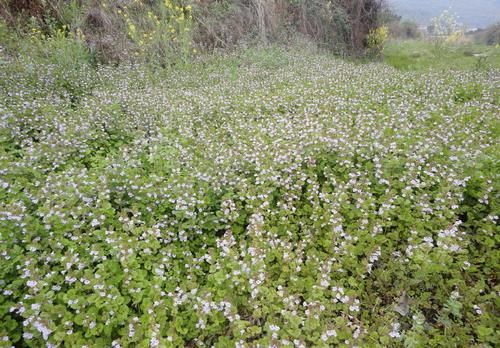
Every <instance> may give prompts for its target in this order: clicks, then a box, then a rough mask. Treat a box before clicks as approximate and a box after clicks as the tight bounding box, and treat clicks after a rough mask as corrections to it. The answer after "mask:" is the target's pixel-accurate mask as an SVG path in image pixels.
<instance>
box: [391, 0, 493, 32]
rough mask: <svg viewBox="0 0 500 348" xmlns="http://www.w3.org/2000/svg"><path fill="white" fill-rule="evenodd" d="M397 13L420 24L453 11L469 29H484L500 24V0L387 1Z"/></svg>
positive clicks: (427, 22)
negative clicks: (446, 11) (447, 11)
mask: <svg viewBox="0 0 500 348" xmlns="http://www.w3.org/2000/svg"><path fill="white" fill-rule="evenodd" d="M387 2H388V3H389V4H390V5H391V6H392V7H393V9H394V10H395V12H396V13H398V14H399V15H401V16H403V17H404V18H407V19H412V20H415V21H417V22H419V23H420V24H429V22H430V19H431V18H433V17H435V16H437V15H439V14H440V13H441V12H443V10H446V9H448V10H451V12H452V13H454V14H457V15H458V16H459V17H460V21H461V22H462V23H463V24H465V25H467V26H468V27H477V28H483V27H486V26H488V25H490V24H494V23H497V22H500V0H387Z"/></svg>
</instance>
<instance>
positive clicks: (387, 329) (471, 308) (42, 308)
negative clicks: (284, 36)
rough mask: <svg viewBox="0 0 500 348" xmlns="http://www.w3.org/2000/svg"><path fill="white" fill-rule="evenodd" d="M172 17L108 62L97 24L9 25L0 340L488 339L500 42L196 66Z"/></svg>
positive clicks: (495, 267) (129, 18)
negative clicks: (349, 57) (353, 57)
mask: <svg viewBox="0 0 500 348" xmlns="http://www.w3.org/2000/svg"><path fill="white" fill-rule="evenodd" d="M44 3H45V2H44ZM163 4H164V6H163ZM74 5H75V7H73V9H79V8H80V7H76V5H77V3H76V2H75V3H74ZM161 6H163V7H161V9H162V10H161V11H164V12H159V13H158V16H163V17H158V18H156V17H155V16H156V15H155V14H154V13H152V14H151V17H149V18H150V20H151V22H146V23H143V24H141V25H139V22H138V19H139V18H140V16H138V13H137V12H134V11H133V10H132V9H131V8H128V10H127V9H125V8H124V9H123V10H122V14H120V16H121V17H119V18H120V20H121V19H123V20H124V22H122V25H123V27H122V29H123V30H124V31H125V32H127V34H126V35H125V36H127V38H126V40H124V41H123V42H121V43H120V44H123V45H124V47H122V48H123V49H124V52H125V55H121V54H120V57H121V59H119V60H113V59H110V60H109V61H108V62H110V63H113V64H103V62H104V61H105V60H104V59H102V58H105V57H111V56H110V55H108V53H113V52H119V51H114V48H115V47H116V45H118V41H117V43H116V45H111V46H103V47H101V48H102V49H103V51H101V53H103V54H104V55H103V56H102V57H98V56H97V55H96V51H95V50H93V49H95V47H94V48H92V47H89V43H91V42H94V41H92V40H91V38H95V37H97V38H99V37H100V38H104V37H106V35H108V34H110V33H113V30H115V29H113V28H121V27H115V26H114V25H109V24H110V22H108V20H109V21H112V22H113V21H114V20H115V19H116V18H115V19H113V18H112V17H106V16H104V15H103V13H102V12H99V11H94V10H93V11H94V12H92V14H89V13H87V14H86V15H85V16H83V17H81V21H78V23H80V24H79V25H78V26H73V27H72V26H71V24H69V27H68V26H66V25H65V26H64V27H62V26H61V27H59V26H57V25H54V26H50V25H49V26H47V27H44V23H45V22H42V23H40V22H36V21H37V20H36V18H35V19H34V22H32V23H31V24H29V26H27V27H22V28H21V30H20V31H19V30H17V31H15V32H14V31H13V30H12V29H11V28H12V27H8V26H7V25H6V24H4V23H3V22H0V23H1V24H0V39H1V40H0V347H4V346H5V347H12V346H14V347H96V348H100V347H114V348H118V347H212V346H214V347H220V348H223V347H249V348H250V347H401V346H404V347H478V348H479V347H495V346H498V345H499V341H500V335H499V331H498V312H499V310H500V308H499V302H498V293H499V291H500V286H499V284H498V274H499V256H500V255H499V250H500V248H498V245H499V235H498V214H499V206H498V203H499V185H498V172H499V156H498V153H499V150H500V148H499V144H500V142H499V135H500V131H499V124H500V123H499V121H500V119H499V115H500V93H499V90H500V89H499V88H500V86H499V81H500V67H499V65H498V54H497V53H498V49H495V48H492V47H490V48H486V47H484V46H470V47H469V48H467V50H469V49H473V50H474V51H472V53H471V54H469V53H468V51H467V52H465V49H464V48H463V47H462V46H456V45H452V44H448V43H444V44H443V43H439V42H436V43H431V42H421V41H411V42H404V43H399V42H395V43H391V44H390V45H388V46H386V47H385V48H384V47H383V43H384V40H383V39H384V38H385V36H386V35H387V28H385V27H381V28H378V29H376V30H370V31H368V33H367V35H366V37H365V38H364V39H363V41H364V42H365V44H366V45H368V50H367V52H368V53H370V54H373V57H377V60H378V59H380V58H381V57H384V56H385V59H386V60H387V62H389V63H390V64H392V65H393V66H391V65H388V64H386V63H383V62H378V61H377V62H361V61H359V60H357V61H352V62H349V61H346V60H340V59H338V58H335V57H333V56H332V54H331V51H320V52H318V51H315V50H312V49H311V47H310V46H308V49H306V48H300V49H299V48H298V47H297V46H295V47H293V48H290V47H288V48H286V47H287V46H286V45H285V46H284V47H285V48H277V47H274V48H273V46H267V48H260V49H256V48H251V49H235V50H233V51H231V52H225V53H223V54H212V55H207V54H193V52H187V53H186V52H185V51H183V49H184V48H185V46H183V44H178V42H179V41H178V40H180V38H184V39H187V38H189V37H191V36H190V35H191V34H192V33H193V31H191V29H192V27H191V26H190V25H188V24H187V22H189V16H190V13H191V9H189V11H190V12H189V13H187V12H183V11H184V9H183V10H182V11H181V9H180V8H179V7H175V6H174V5H172V2H171V1H166V2H162V5H161ZM187 6H188V5H186V7H185V9H186V11H187V10H188V7H187ZM194 12H195V9H192V14H193V16H194ZM181 13H183V15H182V16H181ZM124 14H126V16H125V15H124ZM70 17H71V18H77V17H78V16H77V15H71V16H70ZM155 18H156V19H155ZM173 18H176V19H174V20H173V21H170V22H169V20H171V19H173ZM180 18H183V19H182V20H181V19H180ZM44 21H47V20H46V19H44ZM145 21H146V20H145ZM47 22H48V21H47ZM113 23H114V22H113ZM154 23H156V24H154ZM169 23H170V24H171V25H172V27H169V26H168V25H169ZM174 23H176V24H175V25H174ZM9 25H12V23H9ZM25 25H28V24H25ZM26 28H28V30H27V29H26ZM89 28H93V29H92V30H94V31H92V32H90V31H89V30H90V29H89ZM105 28H109V29H110V30H111V31H110V32H101V31H100V30H101V29H105ZM186 28H188V30H185V29H186ZM190 28H191V29H190ZM146 29H147V30H148V33H150V34H151V36H152V37H153V39H152V40H151V41H148V42H143V43H142V44H141V43H140V41H141V40H140V39H139V38H138V36H137V35H139V34H141V35H142V30H146ZM165 29H166V31H168V32H170V34H173V35H172V36H165V35H167V34H166V33H165ZM85 30H87V32H86V33H84V31H85ZM106 30H107V29H106ZM182 33H184V34H185V35H186V36H183V35H184V34H182ZM170 34H168V35H170ZM116 37H119V36H116ZM174 37H175V38H176V40H173V38H174ZM180 41H182V40H180ZM160 43H163V44H164V45H163V46H161V45H160ZM316 44H317V42H314V41H313V46H315V45H316ZM405 45H406V46H405ZM401 47H404V48H403V49H402V48H401ZM192 48H193V47H192V46H189V49H190V50H191V49H192ZM107 49H113V50H110V51H107ZM170 50H171V51H170ZM374 50H375V51H377V50H378V52H375V51H374ZM408 50H410V51H411V50H415V51H419V52H421V54H422V55H419V56H417V55H415V54H414V53H415V52H412V53H411V54H406V53H407V51H408ZM484 50H488V52H489V56H488V58H487V59H486V60H478V59H482V58H477V57H475V56H474V54H475V53H476V52H477V53H479V52H482V51H484ZM321 52H322V53H321ZM380 52H382V56H380V55H376V54H375V53H380ZM184 53H186V57H187V56H189V59H188V60H183V59H181V60H179V61H177V64H175V66H173V65H171V64H168V62H169V60H165V59H163V58H165V57H167V58H169V59H170V58H171V57H173V56H174V55H177V56H179V57H182V56H183V54H184ZM417 53H418V52H417ZM438 53H439V54H441V56H440V57H441V58H443V57H445V58H446V59H442V60H441V61H440V63H439V64H437V63H435V61H436V60H437V59H433V58H432V57H434V58H436V57H439V56H437V54H438ZM150 54H155V55H154V57H155V58H154V59H148V58H147V57H148V55H150ZM431 54H432V55H434V54H436V56H430V55H431ZM125 57H126V59H125ZM162 57H163V58H162ZM402 57H404V58H402ZM475 62H480V64H479V63H477V64H476V63H475Z"/></svg>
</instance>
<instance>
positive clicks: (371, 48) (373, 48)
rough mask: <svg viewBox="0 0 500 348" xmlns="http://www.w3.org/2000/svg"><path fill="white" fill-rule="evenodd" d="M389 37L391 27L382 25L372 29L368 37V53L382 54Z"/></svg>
mask: <svg viewBox="0 0 500 348" xmlns="http://www.w3.org/2000/svg"><path fill="white" fill-rule="evenodd" d="M388 38H389V29H388V28H387V27H386V26H381V27H379V28H377V29H374V30H371V31H370V32H369V33H368V36H367V37H366V46H367V47H368V53H369V54H370V55H371V56H373V57H377V56H379V55H380V54H382V51H383V49H384V46H385V44H386V42H387V39H388Z"/></svg>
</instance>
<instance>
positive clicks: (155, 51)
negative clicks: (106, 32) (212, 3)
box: [119, 0, 193, 66]
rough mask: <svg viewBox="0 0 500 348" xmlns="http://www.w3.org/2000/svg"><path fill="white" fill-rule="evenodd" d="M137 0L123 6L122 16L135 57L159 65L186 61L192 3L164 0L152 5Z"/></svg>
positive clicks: (189, 46) (120, 12)
mask: <svg viewBox="0 0 500 348" xmlns="http://www.w3.org/2000/svg"><path fill="white" fill-rule="evenodd" d="M144 7H146V5H145V4H144V3H143V2H142V1H139V0H136V1H134V3H132V4H131V5H130V6H124V7H123V9H122V10H120V11H119V14H120V15H121V16H122V17H123V19H124V21H125V23H126V27H127V34H128V38H129V40H130V41H132V42H133V43H134V44H135V46H136V52H135V55H136V57H137V58H138V59H140V60H143V61H147V62H149V63H153V64H159V65H161V66H169V65H172V64H173V63H176V62H179V61H185V60H187V59H188V58H189V55H190V53H191V52H192V44H191V43H192V40H191V29H192V20H193V17H192V6H191V5H190V4H187V5H186V4H185V2H182V1H178V0H165V1H162V2H159V3H158V4H157V5H156V6H154V7H151V8H150V9H149V10H148V11H147V12H146V13H147V16H144V15H143V13H144V12H145V11H144Z"/></svg>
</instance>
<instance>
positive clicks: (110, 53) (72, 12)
mask: <svg viewBox="0 0 500 348" xmlns="http://www.w3.org/2000/svg"><path fill="white" fill-rule="evenodd" d="M381 3H382V1H381V0H354V1H353V0H349V1H348V0H335V1H324V0H299V1H293V0H224V1H215V0H206V1H181V0H166V1H145V0H143V1H139V0H126V1H113V0H106V1H63V0H49V1H42V0H34V1H23V0H2V2H1V3H0V15H1V16H2V18H3V19H4V20H5V21H6V22H7V23H9V24H10V25H11V26H13V27H16V28H17V29H18V33H21V34H26V32H27V31H28V34H29V32H30V31H32V30H35V31H39V32H40V33H41V34H43V35H44V36H47V37H49V36H54V35H55V34H56V33H57V32H58V31H62V32H63V33H64V35H66V36H67V37H71V38H75V39H81V40H82V43H84V44H85V46H86V47H87V48H89V49H90V50H91V51H92V54H93V55H95V57H96V59H98V60H100V61H103V62H110V61H111V62H119V61H130V60H140V59H142V60H149V61H150V62H155V63H158V64H159V65H165V64H170V63H172V62H178V61H179V60H185V59H186V58H188V57H189V56H191V54H192V53H193V50H198V51H200V50H203V51H209V52H213V51H214V50H221V49H222V50H228V49H231V48H234V47H237V46H242V45H246V46H248V45H256V44H267V43H279V44H282V45H290V44H294V43H296V41H297V39H301V40H307V41H310V42H311V43H313V44H314V45H316V46H318V47H320V48H323V49H327V50H329V51H332V52H334V53H336V54H342V55H347V54H352V53H359V52H361V51H363V49H364V48H366V45H367V43H366V37H367V35H368V34H369V32H370V30H373V29H376V27H377V24H378V16H379V13H380V11H381V8H382V4H381ZM26 28H29V29H28V30H26Z"/></svg>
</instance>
